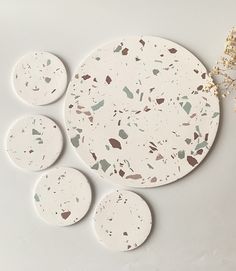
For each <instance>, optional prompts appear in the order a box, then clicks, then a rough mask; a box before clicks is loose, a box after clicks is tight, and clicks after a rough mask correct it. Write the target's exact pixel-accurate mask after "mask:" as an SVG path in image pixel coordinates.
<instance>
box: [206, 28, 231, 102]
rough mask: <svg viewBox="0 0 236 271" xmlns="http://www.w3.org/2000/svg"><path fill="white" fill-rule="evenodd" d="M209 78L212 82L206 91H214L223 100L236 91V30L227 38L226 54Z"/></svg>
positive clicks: (208, 84) (207, 85)
mask: <svg viewBox="0 0 236 271" xmlns="http://www.w3.org/2000/svg"><path fill="white" fill-rule="evenodd" d="M209 76H210V78H211V79H212V81H211V82H208V83H207V84H206V86H205V88H204V90H205V91H213V92H214V93H215V94H216V95H218V96H221V97H222V98H225V97H227V96H228V95H229V94H230V93H231V92H232V91H234V90H235V91H236V29H235V28H233V29H232V30H231V31H230V33H229V35H228V37H227V38H226V44H225V50H224V54H223V56H221V57H220V59H219V60H218V61H217V63H216V65H215V66H214V67H213V68H212V70H211V71H210V72H209ZM213 80H214V81H213ZM214 82H215V83H214Z"/></svg>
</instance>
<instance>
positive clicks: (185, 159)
mask: <svg viewBox="0 0 236 271" xmlns="http://www.w3.org/2000/svg"><path fill="white" fill-rule="evenodd" d="M209 81H211V80H210V78H209V77H208V75H207V71H206V68H205V67H204V66H203V64H202V63H201V62H200V61H199V60H198V59H197V58H196V57H195V56H194V55H193V54H192V53H190V52H189V51H187V50H186V49H185V48H183V47H182V46H180V45H178V44H176V43H174V42H171V41H169V40H166V39H162V38H158V37H148V36H147V37H127V38H124V39H121V40H115V41H113V42H110V43H108V44H105V45H104V46H101V47H100V48H98V49H96V50H94V51H93V52H92V53H91V54H90V55H89V56H88V57H87V58H86V59H85V60H84V62H82V63H81V64H80V66H79V67H78V69H77V71H76V73H75V74H74V76H73V78H72V80H71V82H70V84H69V87H68V91H67V95H66V102H65V122H66V127H67V133H68V136H69V138H70V141H71V144H72V145H73V147H74V148H75V150H76V152H77V153H78V154H79V156H80V157H81V158H82V159H83V160H84V162H85V163H86V164H87V165H88V166H89V167H90V168H91V169H93V170H95V171H96V172H97V173H98V174H99V175H100V176H102V177H103V178H106V179H107V180H110V181H111V182H114V183H118V184H121V185H127V186H131V187H155V186H160V185H164V184H168V183H171V182H173V181H176V180H178V179H180V178H182V177H183V176H185V175H186V174H188V173H189V172H191V171H192V170H193V169H194V168H196V167H197V166H198V165H199V164H200V163H201V161H202V160H203V158H204V157H205V156H206V154H207V153H208V151H209V149H210V148H211V146H212V144H213V142H214V139H215V136H216V133H217V129H218V124H219V116H220V111H219V101H218V98H217V97H216V96H215V95H214V94H213V93H212V92H210V93H209V92H208V93H207V92H203V88H204V85H205V84H206V83H208V82H209Z"/></svg>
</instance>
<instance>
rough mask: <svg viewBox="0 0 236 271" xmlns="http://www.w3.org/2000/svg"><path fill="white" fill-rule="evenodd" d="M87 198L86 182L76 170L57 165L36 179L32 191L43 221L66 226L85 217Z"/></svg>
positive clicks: (88, 196)
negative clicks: (57, 166) (36, 181)
mask: <svg viewBox="0 0 236 271" xmlns="http://www.w3.org/2000/svg"><path fill="white" fill-rule="evenodd" d="M91 197H92V195H91V189H90V185H89V183H88V181H87V179H86V178H85V176H84V175H83V174H82V173H81V172H80V171H78V170H76V169H73V168H66V167H59V168H54V169H52V170H51V171H49V172H48V173H46V174H43V175H42V176H41V177H40V178H39V180H38V183H37V184H36V187H35V191H34V204H35V207H36V210H37V213H38V214H39V216H40V217H41V218H42V219H43V220H44V221H45V222H46V223H48V224H52V225H56V226H68V225H72V224H74V223H76V222H78V221H79V220H81V219H82V218H83V217H84V216H85V214H86V213H87V211H88V209H89V207H90V204H91Z"/></svg>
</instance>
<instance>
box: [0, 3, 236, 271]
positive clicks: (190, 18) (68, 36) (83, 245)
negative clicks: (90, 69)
mask: <svg viewBox="0 0 236 271" xmlns="http://www.w3.org/2000/svg"><path fill="white" fill-rule="evenodd" d="M234 24H236V1H235V0H224V1H217V0H215V1H213V0H205V1H204V0H194V1H192V0H186V1H184V0H179V1H177V0H176V1H174V0H165V1H158V0H156V1H154V0H141V1H139V0H136V1H134V0H126V1H122V0H120V1H118V0H94V1H92V0H84V1H82V0H80V1H79V0H77V1H70V0H64V1H59V0H57V1H50V0H47V1H44V0H39V1H32V0H31V1H27V0H15V1H11V0H6V1H4V0H0V30H1V31H0V94H1V96H0V124H1V125H0V141H1V146H0V270H1V271H32V270H34V271H41V270H44V271H48V270H53V271H54V270H55V271H75V270H78V271H85V270H86V271H87V270H89V271H90V270H91V271H95V270H96V271H100V270H101V271H108V270H109V271H110V270H112V271H143V270H145V271H180V270H181V271H195V270H196V271H206V270H207V271H235V270H236V217H235V216H236V211H235V209H236V113H235V112H234V103H233V99H227V100H225V101H223V102H222V118H221V126H220V131H219V134H218V137H217V140H216V142H215V143H216V144H215V145H214V148H213V149H212V151H211V152H210V154H209V155H208V157H207V158H206V160H205V161H204V162H203V163H202V164H201V165H200V166H199V167H198V168H197V169H196V170H195V171H194V172H193V173H192V174H190V175H188V176H186V177H185V178H184V179H183V180H181V181H178V182H176V183H173V184H170V185H167V186H164V187H159V188H154V189H139V190H137V189H136V190H135V189H134V191H137V192H138V193H139V194H140V195H142V196H143V197H144V198H145V199H146V200H147V202H148V203H149V204H150V206H151V208H152V212H153V216H154V227H153V231H152V234H151V235H150V238H149V239H148V241H147V242H146V243H145V244H144V245H143V246H142V247H140V248H139V249H137V250H134V251H132V252H127V253H114V252H110V251H108V250H106V249H105V248H103V247H102V246H101V245H100V244H99V243H97V241H96V239H95V237H94V234H93V229H92V223H91V220H92V214H93V212H94V206H95V204H96V203H97V202H98V200H99V199H100V198H101V197H102V196H103V195H104V193H106V192H108V191H110V190H111V189H115V188H116V187H115V186H113V185H112V184H110V183H109V182H107V181H104V180H100V179H99V178H98V177H97V176H96V175H95V174H93V173H92V172H90V170H89V169H88V168H87V166H86V165H84V164H83V163H82V162H81V161H80V159H79V158H78V157H77V155H76V154H75V152H74V150H72V147H71V146H70V145H69V142H68V140H67V139H66V138H65V139H66V146H65V151H64V154H63V156H62V157H61V159H59V160H58V162H57V165H67V166H72V167H75V168H78V169H80V170H82V171H83V172H84V173H85V174H86V175H87V176H88V178H89V179H90V181H91V183H92V187H93V192H94V202H93V205H92V209H91V210H90V212H89V214H88V215H87V216H86V217H85V218H84V219H83V220H82V221H81V222H80V223H78V224H76V225H74V226H71V227H65V228H56V227H50V226H47V225H46V224H44V223H43V222H41V220H40V219H38V217H37V216H36V215H35V213H34V209H33V206H32V189H33V186H34V184H35V180H36V179H37V178H38V176H39V173H29V172H22V171H20V170H18V169H17V168H15V167H14V166H13V165H12V164H11V163H10V161H9V160H8V159H7V157H6V154H5V152H4V144H3V143H4V136H5V133H6V130H7V129H8V127H9V125H10V124H11V122H12V121H14V120H15V119H16V118H18V117H20V116H22V115H24V114H28V113H42V114H45V115H48V116H50V117H52V118H53V119H55V120H56V121H57V122H58V123H59V124H60V125H61V126H64V123H63V110H62V108H63V103H64V97H63V98H62V99H61V100H60V101H58V102H56V103H55V104H53V105H49V106H44V107H30V106H27V105H25V104H23V103H22V102H21V101H20V100H18V98H17V97H16V96H15V95H14V93H13V90H12V88H11V85H10V74H11V69H12V66H13V65H14V63H15V62H16V61H17V59H18V58H19V57H21V56H22V55H23V54H25V53H27V52H28V51H32V50H46V51H49V52H52V53H55V54H56V55H58V56H59V57H61V59H62V60H63V61H64V62H65V64H66V65H67V68H68V72H69V75H71V74H73V72H74V71H75V68H76V66H77V65H78V64H79V62H80V61H81V59H82V58H84V57H85V56H86V55H87V54H88V53H89V52H90V51H91V50H92V49H94V47H96V46H98V45H99V44H101V43H103V42H106V41H109V40H112V39H113V38H118V37H122V36H124V35H135V34H138V35H156V36H161V37H164V38H169V39H171V40H173V41H176V42H178V43H180V44H182V45H183V46H185V47H186V48H188V49H189V50H191V51H192V52H193V53H195V54H196V55H197V56H198V57H199V58H200V59H201V60H202V61H203V63H204V64H205V65H206V66H207V67H208V68H210V67H211V66H212V65H213V64H214V62H215V60H216V59H217V57H218V56H219V55H220V54H221V53H222V51H223V46H224V39H225V36H226V34H227V32H228V31H229V30H230V28H231V27H232V26H233V25H234Z"/></svg>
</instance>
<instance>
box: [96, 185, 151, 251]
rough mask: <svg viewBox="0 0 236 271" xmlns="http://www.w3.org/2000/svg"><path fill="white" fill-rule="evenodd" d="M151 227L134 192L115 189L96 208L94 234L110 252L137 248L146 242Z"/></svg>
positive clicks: (141, 200)
mask: <svg viewBox="0 0 236 271" xmlns="http://www.w3.org/2000/svg"><path fill="white" fill-rule="evenodd" d="M151 228H152V216H151V212H150V209H149V207H148V205H147V203H146V202H145V201H144V200H143V199H142V198H141V197H140V196H138V195H137V194H136V193H134V192H131V191H127V190H117V191H115V192H112V193H110V194H107V195H106V196H105V197H104V198H103V199H102V200H101V201H100V202H99V203H98V205H97V207H96V211H95V214H94V229H95V233H96V236H97V238H98V240H99V241H100V242H101V243H102V244H103V245H104V246H105V247H107V248H108V249H110V250H115V251H129V250H133V249H136V248H137V247H139V246H140V245H141V244H142V243H143V242H144V241H145V240H146V238H147V237H148V235H149V233H150V231H151Z"/></svg>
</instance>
